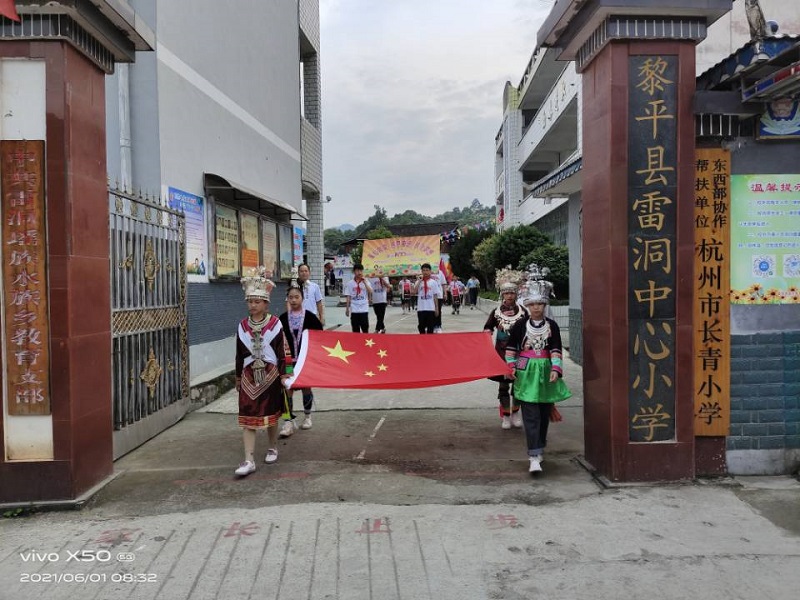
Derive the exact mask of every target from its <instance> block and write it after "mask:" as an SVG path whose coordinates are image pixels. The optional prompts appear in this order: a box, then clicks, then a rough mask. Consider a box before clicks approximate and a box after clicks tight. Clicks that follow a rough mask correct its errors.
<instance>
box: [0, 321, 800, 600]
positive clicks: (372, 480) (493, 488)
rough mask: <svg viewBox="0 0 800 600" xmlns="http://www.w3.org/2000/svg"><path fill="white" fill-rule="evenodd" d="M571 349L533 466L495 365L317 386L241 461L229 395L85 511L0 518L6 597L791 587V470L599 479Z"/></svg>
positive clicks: (476, 324) (164, 599)
mask: <svg viewBox="0 0 800 600" xmlns="http://www.w3.org/2000/svg"><path fill="white" fill-rule="evenodd" d="M340 312H341V311H340ZM484 318H485V315H483V314H480V313H479V312H478V311H472V312H470V311H466V312H464V313H462V314H461V315H456V316H453V315H449V314H445V329H446V331H457V330H479V329H480V328H481V326H482V323H483V320H484ZM337 321H338V322H341V321H344V319H343V314H342V315H341V316H337V315H336V314H335V309H334V310H332V311H331V312H330V313H329V317H328V324H329V326H331V325H335V324H336V322H337ZM387 326H388V328H389V330H390V331H393V332H398V333H404V332H405V333H410V332H411V331H413V327H414V317H413V315H411V316H410V317H409V316H406V315H402V314H400V310H399V309H390V312H389V320H388V321H387ZM453 359H454V360H457V359H458V357H457V355H454V357H453ZM567 366H568V370H567V377H566V379H567V381H568V383H569V384H570V385H571V387H572V389H573V390H574V391H575V396H574V397H573V398H572V399H570V401H568V402H567V403H565V405H564V406H563V408H562V410H561V412H562V413H563V414H564V421H563V422H562V423H559V424H555V425H554V426H553V429H552V436H551V440H550V442H551V443H550V445H549V447H548V456H547V459H546V461H545V463H544V467H545V473H544V474H543V475H542V476H541V477H538V478H536V479H532V478H530V477H529V476H528V474H527V459H526V456H525V446H524V440H523V435H522V432H521V431H520V430H511V431H503V430H501V429H500V428H499V419H498V416H497V411H496V408H495V400H494V396H495V384H492V383H491V382H488V381H478V382H473V383H470V384H463V385H458V386H448V387H444V388H440V389H436V390H409V391H403V392H361V391H359V392H353V391H336V390H320V391H318V393H317V401H318V408H319V412H318V413H317V414H316V415H315V420H314V423H315V424H314V428H313V429H311V430H310V431H300V432H298V433H297V434H295V435H294V436H293V437H291V438H289V439H288V440H284V441H282V442H281V446H280V459H279V461H278V463H277V464H275V465H273V466H267V465H265V464H263V463H261V464H260V465H259V467H258V470H257V471H256V472H255V473H254V474H253V475H251V476H249V477H247V478H246V479H244V480H237V479H235V478H234V477H233V475H232V471H233V468H234V467H235V466H236V464H237V463H238V462H239V460H240V458H241V457H240V454H241V439H240V433H239V431H238V429H237V428H236V425H235V420H234V417H233V415H232V414H231V410H232V409H233V410H235V408H233V405H232V404H231V401H230V400H229V399H226V398H222V399H221V400H220V401H218V402H216V403H214V404H213V405H211V406H209V407H207V408H206V409H204V410H203V411H197V412H195V413H192V414H191V415H188V416H187V417H186V418H185V419H184V420H183V421H181V422H180V423H178V424H177V425H176V426H174V427H172V428H171V429H169V430H168V431H166V432H164V433H162V434H161V435H159V436H158V437H156V438H155V439H153V440H151V441H150V442H148V443H147V444H145V445H144V446H142V447H141V448H139V449H138V450H136V451H134V452H132V453H131V454H129V455H128V456H126V457H124V458H122V459H121V460H119V461H117V463H116V470H117V477H116V479H114V481H113V482H111V483H110V484H109V485H107V486H106V487H105V488H104V489H103V490H102V491H101V492H100V493H98V494H97V495H96V496H95V497H94V499H93V500H92V501H91V502H90V503H89V504H88V505H87V506H86V507H85V508H84V509H83V510H82V511H76V512H50V513H40V514H34V515H31V516H27V517H24V518H13V519H0V582H2V586H0V600H49V599H71V598H86V599H89V600H92V599H109V600H111V599H114V600H117V599H123V598H132V599H147V600H154V599H157V600H183V599H201V598H203V599H205V598H208V599H219V600H228V599H237V598H242V599H244V598H271V599H276V600H294V599H306V598H308V599H322V598H326V599H337V600H338V599H351V598H352V599H364V600H384V599H395V598H396V599H404V600H415V599H431V600H434V599H435V600H439V599H450V598H452V599H458V600H483V599H489V598H492V599H494V598H499V599H523V598H524V599H530V598H539V597H543V598H544V597H546V598H553V599H558V598H564V599H582V598H587V599H588V598H591V599H593V600H595V599H606V598H608V599H612V598H614V599H616V598H637V597H647V598H664V599H678V598H681V599H683V598H693V597H700V598H710V599H717V598H719V599H729V598H743V599H744V598H747V600H751V599H752V598H753V597H763V598H769V599H771V600H783V599H786V600H789V599H792V600H794V599H795V598H797V590H798V589H800V484H798V482H797V480H795V479H792V478H785V477H784V478H780V477H775V478H738V479H736V480H732V479H731V480H722V481H716V482H697V483H687V484H682V485H664V486H631V487H621V488H615V489H603V488H601V487H599V486H598V485H597V484H596V483H595V482H594V481H593V479H592V478H591V477H590V476H589V474H588V473H586V471H584V470H583V469H582V468H581V467H580V465H579V464H578V463H577V461H576V460H575V458H576V457H577V456H578V455H580V454H581V452H582V449H583V441H582V439H583V421H582V410H581V405H582V400H581V399H582V395H581V393H580V385H579V382H580V378H581V372H580V368H579V367H577V366H576V365H574V364H572V363H569V362H568V365H567ZM265 442H266V440H265V439H264V438H262V437H260V438H259V442H258V451H259V452H260V453H263V452H264V451H265V450H266V445H265ZM78 559H83V560H78Z"/></svg>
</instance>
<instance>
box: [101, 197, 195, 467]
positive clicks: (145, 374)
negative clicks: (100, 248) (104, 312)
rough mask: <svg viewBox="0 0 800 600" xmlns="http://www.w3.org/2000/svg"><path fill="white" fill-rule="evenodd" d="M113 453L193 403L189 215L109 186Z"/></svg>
mask: <svg viewBox="0 0 800 600" xmlns="http://www.w3.org/2000/svg"><path fill="white" fill-rule="evenodd" d="M109 213H110V236H111V244H110V247H111V319H112V326H111V330H112V337H113V349H112V381H113V388H112V402H113V415H114V458H115V459H116V458H118V457H120V456H122V455H123V454H125V453H127V452H130V451H131V450H133V449H134V448H136V447H137V446H139V445H140V444H142V443H144V442H146V441H147V440H148V439H150V438H151V437H153V436H155V435H157V434H158V433H159V432H161V431H163V430H164V429H166V428H167V427H169V426H170V425H172V424H173V423H175V422H176V421H177V420H179V419H180V418H181V417H182V416H183V415H184V414H185V413H186V409H187V406H188V404H189V397H188V396H189V345H188V340H187V337H186V268H185V265H186V247H185V218H184V216H183V215H182V214H181V213H179V212H177V211H175V210H172V209H170V208H169V207H168V206H167V203H166V201H163V202H162V201H161V200H160V199H158V198H153V199H150V198H148V197H144V198H143V197H142V196H141V195H138V196H136V195H134V194H131V193H127V192H126V191H123V190H119V189H109Z"/></svg>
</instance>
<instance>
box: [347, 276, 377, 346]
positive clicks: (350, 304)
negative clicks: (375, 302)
mask: <svg viewBox="0 0 800 600" xmlns="http://www.w3.org/2000/svg"><path fill="white" fill-rule="evenodd" d="M344 293H345V295H346V296H347V308H346V309H345V311H344V314H345V316H347V317H350V327H351V328H352V330H353V332H355V333H358V332H363V333H369V305H370V303H371V302H372V287H371V286H370V284H369V281H367V280H366V279H364V265H362V264H361V263H358V264H355V265H353V279H351V280H350V281H348V282H347V286H345V291H344Z"/></svg>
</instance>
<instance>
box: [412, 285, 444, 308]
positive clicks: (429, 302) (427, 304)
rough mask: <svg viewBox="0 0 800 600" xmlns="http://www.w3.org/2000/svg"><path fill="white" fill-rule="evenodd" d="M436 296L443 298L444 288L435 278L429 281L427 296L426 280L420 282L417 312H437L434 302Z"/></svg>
mask: <svg viewBox="0 0 800 600" xmlns="http://www.w3.org/2000/svg"><path fill="white" fill-rule="evenodd" d="M434 296H435V297H437V298H441V297H442V286H440V285H439V282H438V281H437V280H436V279H434V278H433V277H431V278H430V279H428V293H427V294H426V293H425V280H424V279H422V280H420V282H419V287H418V288H417V310H418V311H420V310H423V311H424V310H436V304H435V303H434V301H433V298H434Z"/></svg>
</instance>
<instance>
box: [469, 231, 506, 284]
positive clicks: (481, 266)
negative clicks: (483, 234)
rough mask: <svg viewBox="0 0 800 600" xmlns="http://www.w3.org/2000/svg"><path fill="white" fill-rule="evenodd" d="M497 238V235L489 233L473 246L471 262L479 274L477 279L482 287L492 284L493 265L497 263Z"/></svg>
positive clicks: (494, 267) (498, 237)
mask: <svg viewBox="0 0 800 600" xmlns="http://www.w3.org/2000/svg"><path fill="white" fill-rule="evenodd" d="M499 239H500V236H499V235H496V234H495V235H491V236H489V237H487V238H486V239H485V240H483V241H481V242H480V243H479V244H478V245H477V246H475V250H473V251H472V264H473V265H474V267H475V268H476V269H477V270H478V274H479V275H481V277H479V279H480V280H481V283H482V284H483V288H484V289H487V288H489V287H490V286H492V285H494V272H495V269H497V267H496V266H495V265H496V263H497V250H498V248H497V242H498V240H499Z"/></svg>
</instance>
